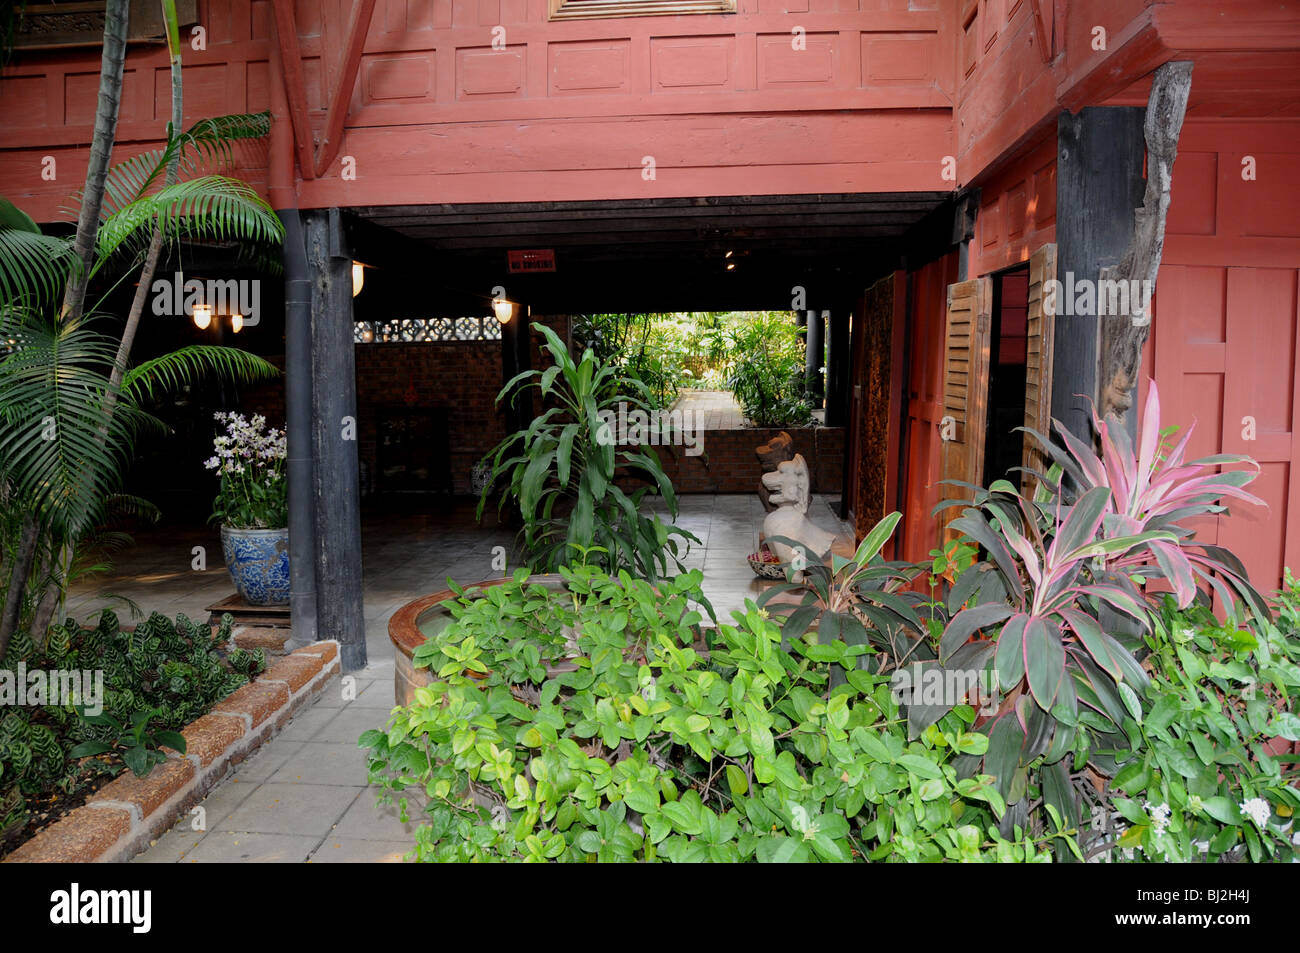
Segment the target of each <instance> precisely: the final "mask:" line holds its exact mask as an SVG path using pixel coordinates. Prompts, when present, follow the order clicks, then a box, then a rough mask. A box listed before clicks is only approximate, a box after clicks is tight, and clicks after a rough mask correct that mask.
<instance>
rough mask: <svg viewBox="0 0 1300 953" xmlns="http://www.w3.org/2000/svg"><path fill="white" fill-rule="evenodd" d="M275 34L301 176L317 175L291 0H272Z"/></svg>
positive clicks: (305, 89) (296, 28)
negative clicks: (277, 40)
mask: <svg viewBox="0 0 1300 953" xmlns="http://www.w3.org/2000/svg"><path fill="white" fill-rule="evenodd" d="M273 3H274V7H275V33H276V36H277V37H278V39H279V47H280V69H281V70H282V71H283V73H284V92H285V97H286V98H287V99H288V101H289V119H290V121H291V122H292V123H293V138H294V145H295V147H296V150H297V153H298V168H299V169H300V170H301V171H302V177H303V178H304V179H313V178H315V177H316V162H315V158H314V156H313V154H312V152H313V150H312V131H311V121H310V120H309V119H308V118H307V84H306V81H305V80H304V79H303V73H302V53H301V52H300V51H299V49H298V23H297V21H296V20H295V19H294V15H293V0H273Z"/></svg>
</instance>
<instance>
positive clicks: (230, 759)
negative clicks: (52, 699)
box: [3, 641, 339, 863]
mask: <svg viewBox="0 0 1300 953" xmlns="http://www.w3.org/2000/svg"><path fill="white" fill-rule="evenodd" d="M338 673H339V659H338V643H337V642H335V641H329V642H317V643H314V644H312V645H308V646H304V647H303V648H301V649H298V650H297V651H295V652H293V653H292V654H290V655H288V656H285V657H284V658H281V659H279V660H277V661H276V662H275V663H274V664H272V665H271V666H270V668H268V669H267V670H266V671H265V672H264V673H263V674H261V675H259V676H258V677H257V678H256V679H255V680H254V681H252V682H249V683H248V684H247V685H244V686H243V687H242V688H238V689H236V690H235V691H234V692H232V693H231V694H230V695H228V696H227V697H226V698H225V699H223V700H222V701H220V702H218V703H217V705H216V706H215V707H214V708H213V710H212V711H210V712H208V713H207V714H205V715H203V716H202V717H200V718H198V719H197V720H195V721H194V722H192V723H191V724H190V725H189V726H188V727H186V728H185V730H184V731H182V732H181V734H182V735H183V736H184V737H185V741H186V749H187V750H186V754H184V755H181V754H178V753H177V752H175V751H168V752H167V754H168V758H167V761H166V762H165V763H163V764H161V765H159V766H157V767H156V768H154V770H153V771H152V772H151V773H150V774H149V775H148V777H145V778H137V777H135V776H134V775H131V774H129V773H128V774H125V775H123V776H120V777H118V778H117V779H116V780H114V781H112V782H110V783H109V784H106V785H105V786H104V787H102V788H100V789H99V790H97V791H95V792H94V793H93V794H91V795H89V796H88V797H87V798H86V801H85V803H84V804H83V805H82V806H80V807H77V808H76V809H75V810H73V811H71V812H70V813H68V814H67V815H66V816H65V817H63V818H62V819H61V820H59V821H57V823H54V824H51V825H49V826H47V827H45V828H44V829H43V830H42V831H40V833H38V834H37V835H36V836H35V837H32V838H31V839H30V840H28V841H26V842H25V843H24V844H22V845H21V846H19V847H18V848H17V849H16V850H14V851H13V853H11V854H9V855H8V856H7V857H5V858H4V861H3V862H4V863H46V862H76V863H89V862H101V863H111V862H116V861H125V860H129V859H130V858H131V857H132V856H134V855H135V854H136V853H138V852H139V851H141V850H143V849H144V848H145V847H147V846H148V844H149V842H150V841H151V840H152V839H154V838H156V837H157V836H159V835H160V834H161V833H163V832H164V831H165V830H167V829H168V828H170V827H171V826H172V825H173V824H174V823H175V822H176V820H177V819H178V818H179V817H180V816H181V815H183V814H184V813H185V812H186V811H188V810H189V809H190V808H191V807H193V806H194V805H195V804H197V803H198V802H199V801H201V800H202V799H203V798H204V797H205V796H206V795H207V793H208V792H209V791H211V790H212V789H213V788H214V787H216V786H217V785H218V784H219V783H220V782H221V781H222V780H224V779H225V778H226V777H227V776H228V775H229V774H230V773H231V771H232V769H233V768H234V767H235V765H237V764H239V763H241V762H242V761H244V760H245V759H246V758H247V757H248V756H249V755H250V754H252V753H253V752H254V751H256V750H257V749H258V748H260V747H261V746H262V745H263V744H264V743H265V742H266V741H267V740H268V739H270V738H271V737H272V736H273V735H275V734H276V733H277V732H278V731H279V730H280V729H281V728H282V727H284V725H285V723H286V722H288V720H289V719H290V718H292V717H293V715H294V714H295V713H296V712H297V711H299V710H300V709H302V708H303V707H304V706H306V705H308V704H310V703H312V702H314V701H315V700H316V698H318V697H319V696H320V694H321V693H322V692H323V691H324V689H325V687H326V686H327V685H328V684H329V682H330V681H331V679H333V678H334V677H335V676H337V675H338Z"/></svg>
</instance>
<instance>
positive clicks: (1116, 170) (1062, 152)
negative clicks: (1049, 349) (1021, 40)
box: [1052, 106, 1143, 440]
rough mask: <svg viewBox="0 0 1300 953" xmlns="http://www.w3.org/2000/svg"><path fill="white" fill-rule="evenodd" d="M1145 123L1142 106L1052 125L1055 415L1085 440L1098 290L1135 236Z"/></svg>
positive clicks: (1101, 109) (1088, 113) (1064, 117)
mask: <svg viewBox="0 0 1300 953" xmlns="http://www.w3.org/2000/svg"><path fill="white" fill-rule="evenodd" d="M1142 117H1143V110H1142V109H1141V108H1140V107H1123V106H1097V107H1089V108H1086V109H1083V110H1081V111H1080V112H1079V113H1077V114H1075V115H1071V114H1069V113H1062V114H1061V116H1060V118H1059V119H1058V121H1057V126H1056V141H1057V155H1056V158H1057V163H1056V245H1057V249H1056V276H1057V280H1059V281H1060V282H1061V286H1062V289H1063V293H1062V294H1061V295H1059V296H1058V297H1059V298H1060V299H1061V300H1058V301H1057V302H1056V308H1055V312H1056V326H1055V334H1056V360H1055V363H1054V364H1053V370H1052V416H1053V417H1055V418H1056V419H1057V420H1059V421H1061V423H1062V424H1064V425H1065V426H1066V428H1067V429H1069V430H1070V432H1071V433H1074V434H1076V435H1078V436H1080V437H1083V438H1084V439H1087V440H1091V437H1092V411H1091V406H1090V404H1089V399H1095V396H1096V393H1097V353H1098V350H1097V349H1098V344H1099V341H1100V329H1099V324H1098V317H1097V313H1096V305H1095V302H1096V294H1095V285H1096V282H1097V280H1098V278H1099V276H1100V274H1101V269H1102V268H1103V267H1105V266H1107V265H1113V264H1116V263H1118V262H1119V261H1120V260H1121V258H1122V257H1123V256H1124V252H1125V249H1126V248H1127V247H1128V244H1129V239H1130V238H1131V237H1132V234H1133V208H1134V206H1136V205H1137V204H1138V202H1139V200H1140V196H1141V195H1142V184H1143V183H1142V154H1143V143H1142ZM1078 282H1089V283H1092V285H1093V293H1092V295H1091V296H1087V295H1086V294H1085V293H1084V292H1082V291H1081V292H1079V294H1078V295H1076V294H1075V289H1076V288H1077V287H1079V286H1078V284H1077V283H1078ZM1089 301H1091V302H1092V303H1091V304H1089V303H1088V302H1089ZM1076 304H1077V305H1080V307H1076ZM1080 311H1083V312H1086V313H1079V312H1080Z"/></svg>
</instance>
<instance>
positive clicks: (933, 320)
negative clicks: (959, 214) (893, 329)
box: [899, 252, 958, 562]
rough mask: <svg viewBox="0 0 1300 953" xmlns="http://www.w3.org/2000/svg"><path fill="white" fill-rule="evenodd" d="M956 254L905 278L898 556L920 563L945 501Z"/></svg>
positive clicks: (934, 537) (933, 542)
mask: <svg viewBox="0 0 1300 953" xmlns="http://www.w3.org/2000/svg"><path fill="white" fill-rule="evenodd" d="M957 263H958V262H957V253H956V252H953V253H951V254H948V255H946V256H945V257H943V258H941V259H939V260H937V261H934V262H931V263H930V264H928V265H925V266H923V267H921V268H920V269H918V270H916V271H914V272H911V273H910V274H909V275H908V284H909V305H908V308H909V314H908V318H909V322H910V328H909V332H910V334H909V340H908V344H907V349H908V365H909V366H908V382H907V392H906V393H905V394H904V399H905V400H906V401H907V420H906V425H905V427H904V441H905V444H904V446H905V450H904V453H905V461H904V464H903V466H904V470H903V494H902V496H903V498H902V501H901V508H902V512H903V521H902V524H901V525H902V527H903V529H902V533H903V546H902V552H901V553H900V554H899V558H901V559H906V560H911V561H917V562H919V561H924V560H926V559H927V558H928V555H927V554H928V553H929V552H930V550H931V549H933V548H935V547H936V546H937V545H939V524H938V522H937V521H936V520H935V518H934V516H933V515H931V511H932V510H933V509H934V507H935V505H936V504H937V503H938V502H939V501H940V500H941V499H943V498H944V494H943V490H944V489H945V488H944V487H943V486H941V485H940V484H939V481H940V480H941V479H942V475H941V473H940V469H939V467H940V462H941V450H942V443H941V441H940V434H939V421H940V419H941V418H942V417H943V362H944V348H943V342H944V328H945V322H946V320H947V303H948V285H950V284H952V283H953V282H955V281H956V280H957Z"/></svg>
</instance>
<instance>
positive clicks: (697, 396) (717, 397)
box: [671, 390, 745, 430]
mask: <svg viewBox="0 0 1300 953" xmlns="http://www.w3.org/2000/svg"><path fill="white" fill-rule="evenodd" d="M671 409H672V410H682V411H687V410H689V411H690V412H691V413H692V414H693V415H694V419H695V426H696V427H698V428H700V429H702V430H740V429H742V428H743V427H744V426H745V412H744V411H743V410H741V409H740V405H739V404H738V403H736V398H735V397H733V396H732V395H731V391H727V390H683V391H680V392H679V393H678V396H677V400H675V401H674V402H673V406H672V408H671Z"/></svg>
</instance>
